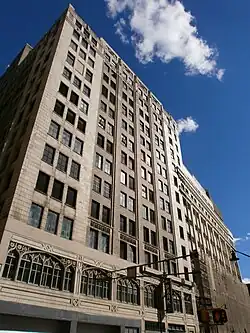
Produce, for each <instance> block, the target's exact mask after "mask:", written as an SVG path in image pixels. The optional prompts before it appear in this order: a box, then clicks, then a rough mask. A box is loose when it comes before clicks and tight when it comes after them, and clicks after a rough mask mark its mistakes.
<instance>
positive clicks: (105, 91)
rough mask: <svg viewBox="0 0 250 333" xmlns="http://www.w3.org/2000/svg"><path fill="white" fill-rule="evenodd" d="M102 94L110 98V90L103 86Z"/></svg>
mask: <svg viewBox="0 0 250 333" xmlns="http://www.w3.org/2000/svg"><path fill="white" fill-rule="evenodd" d="M102 94H103V96H104V97H106V98H108V88H106V87H105V86H102Z"/></svg>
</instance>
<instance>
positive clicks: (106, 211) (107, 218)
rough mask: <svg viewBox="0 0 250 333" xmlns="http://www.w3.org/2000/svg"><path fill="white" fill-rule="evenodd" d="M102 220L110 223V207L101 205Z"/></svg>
mask: <svg viewBox="0 0 250 333" xmlns="http://www.w3.org/2000/svg"><path fill="white" fill-rule="evenodd" d="M102 222H104V223H106V224H110V208H108V207H106V206H103V207H102Z"/></svg>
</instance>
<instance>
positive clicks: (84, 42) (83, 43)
mask: <svg viewBox="0 0 250 333" xmlns="http://www.w3.org/2000/svg"><path fill="white" fill-rule="evenodd" d="M82 46H83V47H84V48H85V49H88V42H87V41H86V40H85V39H84V38H82Z"/></svg>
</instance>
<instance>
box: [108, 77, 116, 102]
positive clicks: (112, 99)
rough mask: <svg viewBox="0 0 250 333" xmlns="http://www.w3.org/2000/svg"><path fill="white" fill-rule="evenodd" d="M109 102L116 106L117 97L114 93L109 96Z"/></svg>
mask: <svg viewBox="0 0 250 333" xmlns="http://www.w3.org/2000/svg"><path fill="white" fill-rule="evenodd" d="M111 82H112V81H111ZM109 101H110V102H111V103H112V104H114V105H115V95H114V94H113V93H112V92H111V93H110V94H109Z"/></svg>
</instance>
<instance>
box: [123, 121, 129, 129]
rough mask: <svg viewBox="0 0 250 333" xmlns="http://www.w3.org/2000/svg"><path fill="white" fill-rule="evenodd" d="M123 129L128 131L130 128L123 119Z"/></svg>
mask: <svg viewBox="0 0 250 333" xmlns="http://www.w3.org/2000/svg"><path fill="white" fill-rule="evenodd" d="M122 128H123V129H124V130H125V131H126V130H127V128H128V124H127V122H126V121H125V120H124V119H122Z"/></svg>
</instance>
